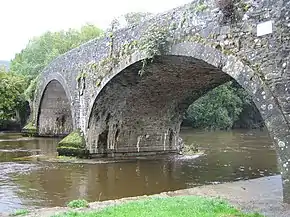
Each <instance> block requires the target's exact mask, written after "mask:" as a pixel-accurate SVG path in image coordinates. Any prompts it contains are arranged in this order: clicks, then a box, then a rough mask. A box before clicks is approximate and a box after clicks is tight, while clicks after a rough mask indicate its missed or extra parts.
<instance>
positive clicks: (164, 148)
mask: <svg viewBox="0 0 290 217" xmlns="http://www.w3.org/2000/svg"><path fill="white" fill-rule="evenodd" d="M166 137H167V133H165V134H164V142H163V150H164V151H165V150H166Z"/></svg>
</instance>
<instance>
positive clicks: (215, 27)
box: [33, 0, 290, 202]
mask: <svg viewBox="0 0 290 217" xmlns="http://www.w3.org/2000/svg"><path fill="white" fill-rule="evenodd" d="M289 60H290V1H289V0H255V1H254V0H253V1H251V0H249V1H243V0H236V1H234V3H231V1H228V0H220V1H216V2H215V1H214V0H209V1H201V0H199V1H198V0H196V1H195V2H192V3H190V4H188V5H185V6H183V7H180V8H176V9H173V10H171V11H168V12H166V13H163V14H159V15H157V16H155V17H153V18H151V19H150V20H147V21H145V22H142V23H138V25H131V26H128V27H126V28H123V29H116V30H115V29H113V28H112V31H111V32H110V31H108V32H107V33H106V34H105V36H104V37H102V38H99V39H95V40H92V41H89V42H88V43H86V44H83V45H82V46H80V47H78V48H76V49H73V50H71V51H69V52H67V53H65V54H64V55H62V56H59V57H58V58H57V59H55V60H54V61H53V62H52V63H51V64H50V65H49V66H48V67H46V69H45V70H44V71H43V72H42V74H41V78H40V81H39V85H38V88H37V90H36V93H35V95H36V97H35V102H34V107H33V108H34V115H33V117H34V118H33V122H34V124H35V126H36V127H37V131H38V134H39V135H40V136H59V135H68V134H70V133H71V135H69V136H70V138H68V139H67V142H68V143H69V141H70V140H71V141H74V140H76V141H77V142H78V143H79V144H82V145H83V147H81V149H84V150H87V152H89V153H90V154H91V155H95V156H102V155H107V156H116V155H122V154H127V155H140V154H156V153H164V152H176V151H177V149H178V138H179V129H180V124H181V121H182V116H183V114H184V112H185V110H186V109H187V107H188V106H189V105H190V103H192V102H193V101H195V100H196V99H198V98H199V97H200V96H202V95H203V94H205V93H206V92H207V91H209V90H211V89H213V88H214V87H217V86H219V85H221V84H223V83H225V82H227V81H229V80H231V79H234V80H236V81H237V82H238V83H239V84H240V85H241V86H242V87H243V88H244V89H245V90H246V91H247V92H248V93H249V94H250V96H251V97H252V100H253V102H254V103H255V105H256V106H257V108H258V110H259V111H260V113H261V116H262V118H263V119H264V122H265V125H266V126H267V128H268V131H269V134H270V136H271V138H272V140H273V144H274V145H275V147H276V150H277V156H278V162H279V165H280V166H281V174H282V177H283V186H284V200H285V201H286V202H290V182H289V179H290V173H289V170H288V169H289V167H290V164H289V162H290V144H289V143H290V133H289V128H290V124H289V122H290V104H289V100H290V83H289V78H290V61H289ZM72 134H73V135H72ZM75 135H81V139H80V138H78V137H76V136H75ZM69 136H68V137H69ZM65 139H66V138H65ZM64 147H66V146H65V145H64ZM68 148H71V149H74V148H75V147H68ZM261 157H263V156H261Z"/></svg>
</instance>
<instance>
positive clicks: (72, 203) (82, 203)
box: [67, 199, 89, 208]
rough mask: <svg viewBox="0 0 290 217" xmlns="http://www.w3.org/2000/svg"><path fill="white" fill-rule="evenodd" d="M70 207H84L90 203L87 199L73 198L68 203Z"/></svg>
mask: <svg viewBox="0 0 290 217" xmlns="http://www.w3.org/2000/svg"><path fill="white" fill-rule="evenodd" d="M67 206H68V207H70V208H84V207H89V203H88V201H86V200H83V199H82V200H72V201H70V202H69V203H68V204H67Z"/></svg>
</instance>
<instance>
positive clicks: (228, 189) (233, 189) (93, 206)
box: [27, 175, 290, 217]
mask: <svg viewBox="0 0 290 217" xmlns="http://www.w3.org/2000/svg"><path fill="white" fill-rule="evenodd" d="M188 195H196V196H206V197H220V198H222V199H225V200H227V201H229V203H231V204H233V205H234V206H235V207H237V208H238V209H241V210H242V211H244V212H259V213H261V214H263V215H265V216H267V217H268V216H269V217H278V216H279V217H289V216H290V205H288V204H283V203H282V181H281V176H279V175H278V176H270V177H264V178H258V179H252V180H247V181H237V182H232V183H224V184H217V185H206V186H201V187H195V188H190V189H184V190H177V191H171V192H163V193H161V194H155V195H151V196H146V195H145V196H139V197H131V198H123V199H119V200H109V201H103V202H92V203H90V204H89V208H80V209H77V211H96V210H101V209H103V208H105V207H109V206H115V205H119V204H123V203H126V202H129V201H135V200H140V199H146V198H151V197H174V196H188ZM69 210H73V209H71V208H68V207H55V208H42V209H37V210H34V211H32V212H31V213H30V214H28V215H27V217H50V216H52V215H55V214H59V213H63V212H66V211H69Z"/></svg>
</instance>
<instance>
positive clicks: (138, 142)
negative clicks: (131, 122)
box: [137, 136, 142, 152]
mask: <svg viewBox="0 0 290 217" xmlns="http://www.w3.org/2000/svg"><path fill="white" fill-rule="evenodd" d="M141 138H142V136H138V139H137V151H138V152H140V141H141Z"/></svg>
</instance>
